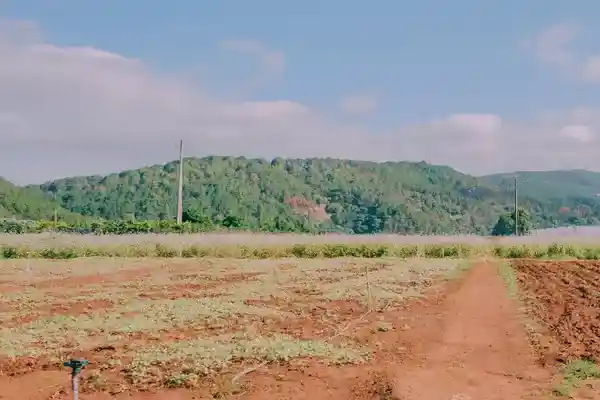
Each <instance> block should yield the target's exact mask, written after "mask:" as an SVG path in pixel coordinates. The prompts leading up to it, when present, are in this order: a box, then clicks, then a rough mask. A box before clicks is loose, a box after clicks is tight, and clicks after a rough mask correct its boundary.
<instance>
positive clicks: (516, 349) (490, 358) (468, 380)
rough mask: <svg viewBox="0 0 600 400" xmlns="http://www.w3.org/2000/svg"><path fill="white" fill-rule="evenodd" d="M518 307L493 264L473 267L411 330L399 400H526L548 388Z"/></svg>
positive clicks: (397, 377) (399, 373)
mask: <svg viewBox="0 0 600 400" xmlns="http://www.w3.org/2000/svg"><path fill="white" fill-rule="evenodd" d="M515 306H516V304H515V303H514V301H512V300H511V299H510V298H509V297H508V295H507V290H506V288H505V287H504V285H503V283H502V281H501V279H500V278H499V276H498V274H497V272H496V270H495V268H494V267H493V266H492V265H488V264H486V263H481V264H478V265H476V266H475V267H474V268H473V269H472V270H471V271H470V272H469V273H468V274H467V276H466V277H465V278H464V280H463V282H462V284H461V285H460V286H459V287H458V288H457V289H456V291H454V292H451V293H449V294H448V295H447V297H446V298H444V299H442V300H441V302H440V304H439V305H438V307H432V308H431V309H430V310H429V311H428V312H427V316H426V318H425V319H424V320H423V321H422V324H420V325H419V326H418V327H417V328H416V329H414V330H413V331H412V332H411V336H412V338H411V339H412V343H413V345H412V350H413V351H412V352H411V354H410V356H409V358H408V359H407V360H404V361H403V362H401V364H400V365H399V366H398V367H397V368H396V370H395V372H394V395H395V396H396V397H397V398H398V399H420V400H438V399H439V400H442V399H452V398H454V399H477V400H479V399H490V400H491V399H498V400H500V399H502V400H509V399H510V400H512V399H528V398H539V397H538V396H541V395H543V393H544V391H546V393H547V390H548V386H549V379H550V374H549V373H548V372H547V371H544V370H543V369H542V368H541V367H540V366H538V364H537V362H536V357H535V354H534V353H533V350H532V349H531V347H530V345H529V343H528V339H527V334H526V331H525V328H524V326H523V324H522V322H521V321H520V320H519V314H518V313H517V311H516V309H515Z"/></svg>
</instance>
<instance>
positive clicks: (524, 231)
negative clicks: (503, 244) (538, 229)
mask: <svg viewBox="0 0 600 400" xmlns="http://www.w3.org/2000/svg"><path fill="white" fill-rule="evenodd" d="M517 217H518V228H519V231H518V234H519V236H521V235H529V234H530V233H531V230H532V229H533V224H532V222H531V215H530V214H529V212H527V211H526V210H524V209H522V208H519V214H518V216H517ZM514 234H515V212H514V211H510V212H506V213H504V214H502V215H500V217H499V218H498V222H496V225H495V226H494V228H493V229H492V236H510V235H514Z"/></svg>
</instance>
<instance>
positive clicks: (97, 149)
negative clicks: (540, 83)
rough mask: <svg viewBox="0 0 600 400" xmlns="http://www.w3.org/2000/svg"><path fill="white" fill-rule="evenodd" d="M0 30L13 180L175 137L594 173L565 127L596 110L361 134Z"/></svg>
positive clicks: (464, 118)
mask: <svg viewBox="0 0 600 400" xmlns="http://www.w3.org/2000/svg"><path fill="white" fill-rule="evenodd" d="M0 35H2V36H1V37H0V60H2V61H1V62H0V175H2V176H5V177H7V178H9V179H12V180H15V181H17V182H36V181H42V180H46V179H52V178H56V177H62V176H72V175H84V174H95V173H108V172H115V171H119V170H122V169H126V168H136V167H139V166H142V165H148V164H154V163H160V162H165V161H169V160H173V159H175V158H176V157H177V150H178V143H179V140H180V139H183V140H184V141H185V149H186V154H187V155H190V156H191V155H194V156H203V155H208V154H220V155H245V156H250V157H252V156H261V157H275V156H283V157H307V156H323V157H341V158H355V159H363V160H377V161H384V160H414V161H420V160H426V161H429V162H432V163H438V164H449V165H451V166H453V167H455V168H458V169H459V170H463V171H466V172H471V173H487V172H493V171H498V170H511V169H530V168H533V169H544V168H564V167H584V166H592V167H595V168H598V169H600V151H599V150H597V149H595V148H594V146H589V143H585V142H582V141H581V137H583V135H581V132H583V131H581V130H580V135H579V138H573V136H577V135H573V132H577V130H576V129H575V130H573V129H572V128H569V129H566V130H565V129H563V127H565V126H569V125H581V126H587V127H589V129H590V132H594V130H596V129H597V128H598V127H599V126H600V118H599V117H598V116H599V115H600V113H598V112H597V111H596V110H590V109H584V108H580V109H576V110H574V111H573V112H553V113H550V114H549V116H544V115H541V116H539V117H533V118H531V119H530V120H528V121H510V120H506V119H505V118H501V117H500V116H498V115H495V114H493V113H491V114H472V113H456V114H453V115H448V116H445V117H442V118H434V119H432V120H431V121H425V122H423V123H419V124H413V125H406V126H401V127H399V128H394V129H391V128H387V129H384V128H380V129H378V130H368V129H366V128H361V127H357V126H356V125H355V124H350V123H349V122H344V121H334V120H332V119H330V118H327V117H326V116H324V115H323V113H322V112H321V111H319V110H318V109H316V108H314V107H311V106H310V105H307V104H300V103H298V102H294V101H291V100H286V99H281V100H278V101H262V102H259V101H237V100H223V99H222V96H217V95H213V94H211V93H206V92H203V91H200V90H198V89H197V88H194V87H193V86H190V85H189V83H188V82H186V81H184V80H182V79H179V78H178V77H177V76H165V75H161V74H158V73H155V72H153V71H152V70H151V69H150V68H149V67H148V66H147V65H145V64H144V63H143V62H142V61H140V60H135V59H130V58H128V57H125V56H123V55H118V54H113V53H111V52H108V51H103V50H100V49H95V48H86V47H58V46H54V45H51V44H49V43H44V42H43V40H41V39H40V37H41V36H40V35H39V33H38V32H37V31H36V28H35V26H33V25H31V24H27V23H23V24H19V23H13V24H12V25H11V26H8V27H7V25H1V26H0ZM238 44H239V43H238ZM246 46H247V47H246ZM239 48H240V49H242V48H244V49H246V50H247V51H251V49H254V50H252V52H255V50H256V49H257V48H260V49H264V48H263V47H260V46H259V47H256V46H255V45H254V44H253V45H250V44H249V43H245V45H244V46H240V47H239ZM256 54H258V53H256ZM274 65H277V62H275V63H274ZM275 69H277V68H275ZM565 132H567V133H569V132H570V133H571V134H570V135H566V136H565Z"/></svg>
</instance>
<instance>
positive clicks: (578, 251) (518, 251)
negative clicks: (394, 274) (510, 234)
mask: <svg viewBox="0 0 600 400" xmlns="http://www.w3.org/2000/svg"><path fill="white" fill-rule="evenodd" d="M0 251H1V253H0V256H2V257H3V258H5V259H16V258H46V259H71V258H80V257H158V258H173V257H184V258H201V257H214V258H241V259H244V258H254V259H257V258H258V259H269V258H287V257H293V258H339V257H360V258H382V257H397V258H414V257H421V258H469V257H477V256H490V257H499V258H537V259H542V258H549V259H555V258H573V259H586V260H600V245H599V246H591V245H571V244H562V243H555V244H548V245H470V244H462V243H461V244H420V245H417V244H405V245H392V244H314V245H305V244H298V245H288V246H256V247H249V246H243V245H228V246H202V245H181V246H167V245H164V244H149V245H144V244H140V245H104V246H66V247H47V248H38V247H31V246H12V245H2V246H0Z"/></svg>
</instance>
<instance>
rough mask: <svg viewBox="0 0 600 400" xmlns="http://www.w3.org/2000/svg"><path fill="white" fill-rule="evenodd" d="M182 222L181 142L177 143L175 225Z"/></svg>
mask: <svg viewBox="0 0 600 400" xmlns="http://www.w3.org/2000/svg"><path fill="white" fill-rule="evenodd" d="M182 222H183V140H180V141H179V177H178V180H177V223H178V224H181V223H182Z"/></svg>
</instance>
